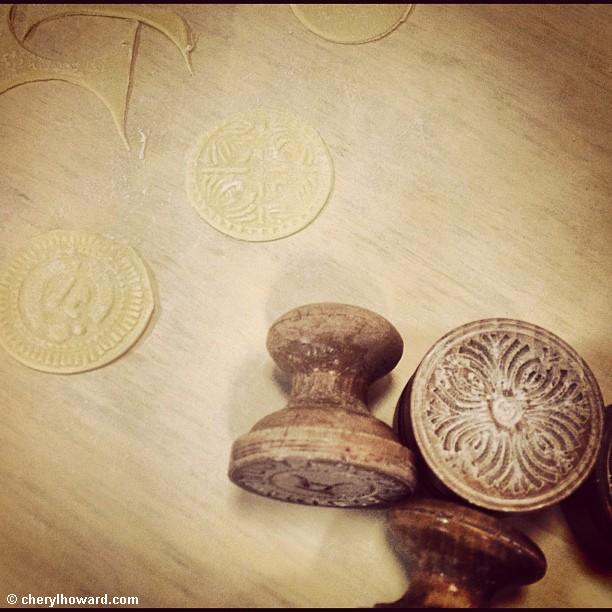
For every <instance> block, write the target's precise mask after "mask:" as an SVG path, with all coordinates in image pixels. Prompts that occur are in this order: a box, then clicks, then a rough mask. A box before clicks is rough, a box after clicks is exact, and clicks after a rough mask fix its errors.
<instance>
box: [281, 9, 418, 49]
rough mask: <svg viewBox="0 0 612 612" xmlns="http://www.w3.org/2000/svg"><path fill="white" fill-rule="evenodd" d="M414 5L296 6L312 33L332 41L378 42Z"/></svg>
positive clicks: (347, 42) (297, 12)
mask: <svg viewBox="0 0 612 612" xmlns="http://www.w3.org/2000/svg"><path fill="white" fill-rule="evenodd" d="M411 8H412V4H292V5H291V9H292V10H293V12H294V14H295V16H296V17H297V18H298V19H299V20H300V21H301V22H302V23H303V24H304V25H305V26H306V27H307V28H308V29H309V30H311V31H312V32H314V33H315V34H317V35H318V36H320V37H321V38H325V39H326V40H330V41H332V42H337V43H344V44H359V43H365V42H370V41H373V40H378V39H379V38H382V37H383V36H386V35H387V34H389V33H390V32H392V31H393V30H395V28H397V26H399V25H400V23H402V22H403V21H404V20H405V19H406V17H407V16H408V13H409V12H410V9H411Z"/></svg>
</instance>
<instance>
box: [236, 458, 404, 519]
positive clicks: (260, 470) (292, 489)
mask: <svg viewBox="0 0 612 612" xmlns="http://www.w3.org/2000/svg"><path fill="white" fill-rule="evenodd" d="M231 479H232V481H233V482H235V483H236V484H237V485H238V486H240V487H242V488H244V489H247V490H249V491H252V492H254V493H258V494H259V495H263V496H265V497H272V498H274V499H280V500H283V501H287V502H293V503H296V504H307V505H311V506H335V507H343V508H357V507H367V506H373V505H380V504H384V503H388V502H392V501H395V500H397V499H400V498H402V497H405V496H406V494H407V487H406V484H405V483H404V482H402V481H400V480H399V479H396V478H393V477H392V476H390V475H389V474H384V473H383V472H380V471H377V470H374V469H371V468H367V467H364V466H359V465H353V464H349V463H343V462H338V461H330V460H324V459H311V460H308V459H303V458H298V457H293V458H286V459H259V460H255V461H251V462H248V463H246V464H244V465H242V466H241V467H240V468H238V469H236V470H234V472H233V473H232V474H231Z"/></svg>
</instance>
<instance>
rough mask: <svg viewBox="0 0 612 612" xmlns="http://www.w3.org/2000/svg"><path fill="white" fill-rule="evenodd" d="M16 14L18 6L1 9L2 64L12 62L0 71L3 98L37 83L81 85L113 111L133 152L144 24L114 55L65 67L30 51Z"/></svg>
mask: <svg viewBox="0 0 612 612" xmlns="http://www.w3.org/2000/svg"><path fill="white" fill-rule="evenodd" d="M13 11H14V5H10V4H3V5H0V60H1V59H2V58H4V62H5V66H6V65H7V64H8V62H12V64H10V65H9V66H8V69H7V70H6V72H5V73H4V74H2V71H0V95H1V94H2V93H4V92H5V91H8V90H9V89H13V88H15V87H18V86H19V85H25V84H26V83H32V82H36V81H51V80H59V81H66V82H69V83H73V84H75V85H81V86H82V87H84V88H85V89H88V90H89V91H91V92H93V93H94V94H95V95H96V96H97V97H98V98H99V99H100V100H101V101H102V102H103V103H104V105H105V106H106V108H107V109H108V110H109V111H110V113H111V116H112V118H113V121H114V123H115V126H116V128H117V131H118V132H119V136H120V137H121V139H122V141H123V143H124V144H125V146H126V148H127V150H128V151H129V150H130V145H129V142H128V140H127V137H126V134H125V117H126V111H127V94H128V90H129V86H130V79H131V74H132V61H133V55H134V46H135V42H136V36H137V32H138V29H139V27H140V23H139V22H137V21H135V22H134V23H133V26H132V27H131V29H130V33H129V38H130V40H129V44H127V45H120V48H119V50H117V51H115V52H114V53H111V54H108V55H105V56H102V57H99V58H96V59H93V60H90V61H87V62H83V63H76V62H75V63H65V62H59V61H56V60H51V59H48V58H45V57H43V56H40V55H38V54H36V53H34V52H32V51H29V50H28V49H26V48H25V47H24V46H23V45H22V44H21V43H20V42H19V41H18V39H17V37H16V36H15V32H14V30H13V27H12V17H13ZM7 58H8V59H7ZM0 68H2V64H1V63H0ZM11 72H12V73H13V74H10V73H11ZM119 79H121V80H119Z"/></svg>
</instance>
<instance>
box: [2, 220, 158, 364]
mask: <svg viewBox="0 0 612 612" xmlns="http://www.w3.org/2000/svg"><path fill="white" fill-rule="evenodd" d="M153 303H154V302H153V293H152V290H151V286H150V280H149V276H148V273H147V270H146V268H145V266H144V264H143V262H142V261H141V259H140V258H139V256H138V255H137V254H136V253H135V251H134V250H133V249H131V248H130V247H128V246H125V245H123V244H121V243H119V242H117V241H115V240H111V239H109V238H106V237H104V236H100V235H97V234H90V233H86V232H79V231H68V230H55V231H52V232H49V233H47V234H44V235H42V236H39V237H37V238H35V239H34V240H32V241H31V242H30V243H29V244H28V245H27V246H26V247H25V248H24V249H23V250H22V251H21V252H20V253H19V254H17V255H16V256H15V257H14V258H13V259H12V260H11V261H9V263H8V265H7V267H6V268H5V269H4V270H3V271H2V273H0V345H2V346H3V347H4V348H5V349H6V350H7V351H8V353H10V354H11V355H12V356H13V357H15V358H16V359H18V360H19V361H21V362H22V363H24V364H25V365H27V366H29V367H32V368H34V369H37V370H43V371H47V372H56V373H73V372H81V371H84V370H90V369H93V368H96V367H99V366H101V365H104V364H106V363H108V362H110V361H112V360H113V359H115V358H116V357H118V356H119V355H121V354H122V353H124V352H125V351H126V350H127V349H128V348H129V347H130V346H131V345H132V344H133V343H134V342H135V341H136V340H137V339H138V337H139V336H140V335H141V334H142V332H143V331H144V329H145V327H146V325H147V323H148V321H149V319H150V316H151V313H152V311H153Z"/></svg>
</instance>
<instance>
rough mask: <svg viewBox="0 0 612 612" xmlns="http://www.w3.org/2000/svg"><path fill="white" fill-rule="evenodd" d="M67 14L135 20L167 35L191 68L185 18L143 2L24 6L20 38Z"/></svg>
mask: <svg viewBox="0 0 612 612" xmlns="http://www.w3.org/2000/svg"><path fill="white" fill-rule="evenodd" d="M68 15H93V16H97V17H120V18H124V19H135V20H136V21H139V22H141V23H144V24H146V25H148V26H150V27H152V28H155V29H156V30H159V31H160V32H161V33H162V34H164V35H165V36H167V37H168V38H169V39H170V40H171V41H172V42H173V43H174V44H175V45H176V47H177V48H178V49H179V51H180V52H181V55H182V56H183V58H184V59H185V62H186V63H187V68H188V69H189V71H190V72H192V70H191V60H190V56H189V54H190V52H191V50H192V49H193V41H192V37H191V32H190V30H189V27H188V26H187V23H186V22H185V20H184V19H183V18H182V17H180V16H179V15H177V14H176V13H172V12H170V11H166V10H164V9H160V8H157V7H155V6H147V5H142V4H140V5H138V4H135V5H129V4H36V5H31V6H29V7H28V11H27V13H26V15H25V19H24V26H25V36H24V40H25V39H26V38H27V37H28V36H29V35H30V33H31V32H32V31H33V30H34V28H36V27H37V26H38V25H39V24H41V23H43V22H44V21H51V20H52V19H57V18H59V17H65V16H68Z"/></svg>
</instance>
